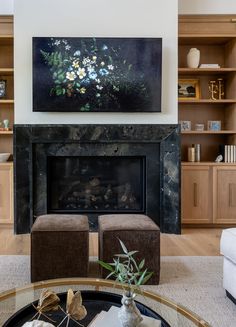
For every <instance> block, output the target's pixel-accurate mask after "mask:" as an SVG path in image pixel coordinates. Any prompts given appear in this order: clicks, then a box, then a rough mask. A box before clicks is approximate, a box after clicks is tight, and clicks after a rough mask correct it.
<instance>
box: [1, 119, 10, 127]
mask: <svg viewBox="0 0 236 327" xmlns="http://www.w3.org/2000/svg"><path fill="white" fill-rule="evenodd" d="M2 122H3V126H4V128H5V129H9V119H4V120H3V121H2Z"/></svg>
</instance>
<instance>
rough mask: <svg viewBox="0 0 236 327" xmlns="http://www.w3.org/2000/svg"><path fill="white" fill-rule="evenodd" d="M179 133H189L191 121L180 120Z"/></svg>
mask: <svg viewBox="0 0 236 327" xmlns="http://www.w3.org/2000/svg"><path fill="white" fill-rule="evenodd" d="M179 123H180V127H181V132H184V131H191V121H190V120H181V121H180V122H179Z"/></svg>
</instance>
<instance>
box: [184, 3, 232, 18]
mask: <svg viewBox="0 0 236 327" xmlns="http://www.w3.org/2000/svg"><path fill="white" fill-rule="evenodd" d="M235 13H236V0H179V14H183V15H184V14H196V15H198V14H235Z"/></svg>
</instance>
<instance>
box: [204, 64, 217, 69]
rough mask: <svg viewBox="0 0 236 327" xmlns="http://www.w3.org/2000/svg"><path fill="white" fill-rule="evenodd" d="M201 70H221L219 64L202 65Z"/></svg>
mask: <svg viewBox="0 0 236 327" xmlns="http://www.w3.org/2000/svg"><path fill="white" fill-rule="evenodd" d="M199 68H220V65H219V64H201V65H200V66H199Z"/></svg>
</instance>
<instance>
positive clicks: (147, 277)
mask: <svg viewBox="0 0 236 327" xmlns="http://www.w3.org/2000/svg"><path fill="white" fill-rule="evenodd" d="M152 275H153V271H152V272H150V273H148V274H147V275H146V276H145V278H144V279H143V284H146V283H147V281H148V280H149V279H150V278H151V277H152Z"/></svg>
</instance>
